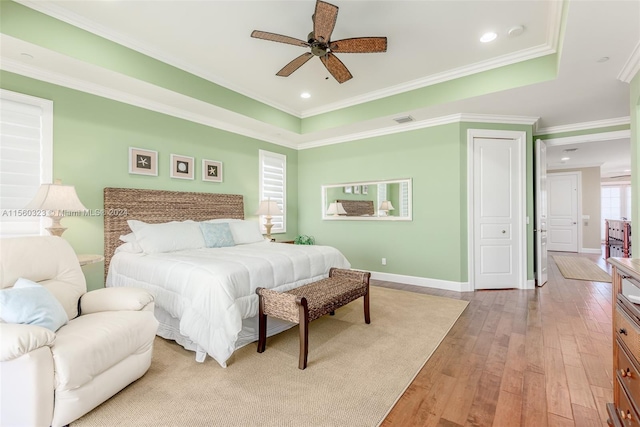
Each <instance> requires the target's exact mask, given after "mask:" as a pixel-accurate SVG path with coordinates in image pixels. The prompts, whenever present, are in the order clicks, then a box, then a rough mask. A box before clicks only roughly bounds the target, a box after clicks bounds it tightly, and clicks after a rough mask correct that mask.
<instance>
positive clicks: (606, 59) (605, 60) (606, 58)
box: [596, 56, 609, 63]
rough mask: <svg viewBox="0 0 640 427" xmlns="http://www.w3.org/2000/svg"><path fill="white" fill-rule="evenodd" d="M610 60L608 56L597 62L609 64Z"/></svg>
mask: <svg viewBox="0 0 640 427" xmlns="http://www.w3.org/2000/svg"><path fill="white" fill-rule="evenodd" d="M608 60H609V57H608V56H603V57H602V58H600V59H598V60H597V61H596V62H600V63H603V62H607V61H608Z"/></svg>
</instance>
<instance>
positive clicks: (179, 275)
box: [106, 242, 350, 367]
mask: <svg viewBox="0 0 640 427" xmlns="http://www.w3.org/2000/svg"><path fill="white" fill-rule="evenodd" d="M331 267H338V268H349V267H350V264H349V261H347V259H346V258H345V257H344V255H342V253H340V251H338V250H337V249H335V248H332V247H329V246H317V245H313V246H304V245H290V244H284V243H270V242H260V243H251V244H247V245H237V246H233V247H229V248H205V249H194V250H186V251H178V252H169V253H159V254H148V255H146V254H132V253H126V252H119V253H116V254H115V255H114V257H113V258H112V259H111V263H110V265H109V273H108V275H107V282H106V284H107V286H135V287H140V288H145V289H147V290H149V291H150V292H151V293H152V294H153V295H154V296H155V304H156V305H158V306H159V307H161V308H163V309H164V310H165V311H167V312H168V313H169V314H170V315H171V316H173V317H175V318H178V319H180V333H181V334H182V335H184V336H186V337H188V338H189V339H190V340H192V341H193V342H195V343H197V344H198V345H199V346H200V347H201V348H202V349H204V350H205V351H206V352H207V353H208V354H209V355H210V356H211V357H213V358H214V359H215V360H216V361H217V362H218V363H219V364H220V365H221V366H223V367H224V366H226V361H227V359H228V358H229V357H230V356H231V354H232V353H233V351H234V350H235V342H236V339H237V337H238V333H239V332H240V330H241V329H242V319H246V318H248V317H252V316H256V315H257V314H258V297H257V295H256V293H255V290H256V288H258V287H264V288H271V289H276V290H280V291H286V290H289V289H293V288H295V287H298V286H301V285H304V284H306V283H309V282H312V281H314V280H318V279H320V278H322V277H327V275H328V274H329V269H330V268H331Z"/></svg>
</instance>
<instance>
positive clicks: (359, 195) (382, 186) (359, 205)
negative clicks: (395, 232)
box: [322, 178, 412, 221]
mask: <svg viewBox="0 0 640 427" xmlns="http://www.w3.org/2000/svg"><path fill="white" fill-rule="evenodd" d="M411 187H412V185H411V178H408V179H390V180H385V181H368V182H347V183H342V184H330V185H323V186H322V219H326V220H359V221H370V220H375V221H411V218H412V205H411V200H412V196H411V192H412V188H411Z"/></svg>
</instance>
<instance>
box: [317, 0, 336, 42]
mask: <svg viewBox="0 0 640 427" xmlns="http://www.w3.org/2000/svg"><path fill="white" fill-rule="evenodd" d="M337 18H338V6H334V5H332V4H329V3H326V2H323V1H321V0H318V2H317V3H316V12H315V13H314V14H313V36H314V37H315V39H316V40H318V41H321V42H325V43H326V42H328V41H329V40H330V39H331V33H332V32H333V27H335V25H336V19H337Z"/></svg>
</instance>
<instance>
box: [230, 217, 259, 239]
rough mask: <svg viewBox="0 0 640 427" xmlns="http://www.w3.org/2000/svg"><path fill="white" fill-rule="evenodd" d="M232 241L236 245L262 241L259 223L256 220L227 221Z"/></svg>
mask: <svg viewBox="0 0 640 427" xmlns="http://www.w3.org/2000/svg"><path fill="white" fill-rule="evenodd" d="M229 227H230V228H231V234H233V241H234V242H236V245H244V244H246V243H256V242H262V241H263V240H264V237H263V236H262V232H261V231H260V224H258V223H257V222H256V221H238V222H231V223H229Z"/></svg>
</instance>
